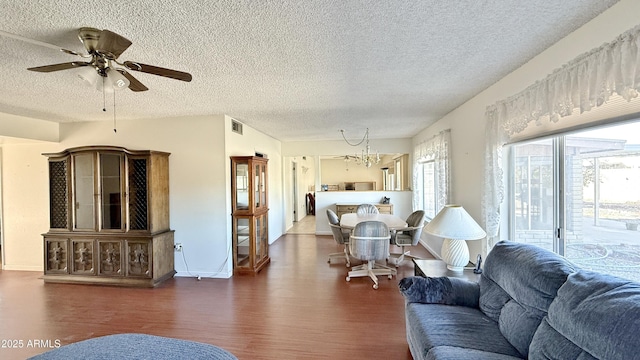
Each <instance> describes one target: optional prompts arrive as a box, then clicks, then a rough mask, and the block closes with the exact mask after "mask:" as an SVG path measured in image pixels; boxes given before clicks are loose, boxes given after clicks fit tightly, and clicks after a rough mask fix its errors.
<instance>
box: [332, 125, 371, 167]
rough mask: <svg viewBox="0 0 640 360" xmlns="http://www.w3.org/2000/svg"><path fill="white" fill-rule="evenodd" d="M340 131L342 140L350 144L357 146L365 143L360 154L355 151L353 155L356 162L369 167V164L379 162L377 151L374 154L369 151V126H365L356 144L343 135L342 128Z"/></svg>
mask: <svg viewBox="0 0 640 360" xmlns="http://www.w3.org/2000/svg"><path fill="white" fill-rule="evenodd" d="M340 133H341V134H342V138H343V139H344V141H345V142H346V143H347V144H349V145H351V146H359V145H360V144H362V143H366V145H365V147H364V149H363V150H362V154H361V155H358V154H357V153H356V154H355V156H354V158H355V161H356V164H358V165H364V166H365V167H367V168H369V167H371V165H373V164H378V163H379V162H380V155H379V154H378V152H377V151H376V154H375V155H373V154H372V153H371V147H370V146H369V128H367V131H365V133H364V137H363V138H362V140H360V142H359V143H357V144H352V143H350V142H349V140H347V138H346V137H345V136H344V130H340Z"/></svg>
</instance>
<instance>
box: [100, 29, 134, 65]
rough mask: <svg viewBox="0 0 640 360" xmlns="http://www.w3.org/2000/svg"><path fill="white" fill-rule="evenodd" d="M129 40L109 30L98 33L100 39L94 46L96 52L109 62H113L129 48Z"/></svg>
mask: <svg viewBox="0 0 640 360" xmlns="http://www.w3.org/2000/svg"><path fill="white" fill-rule="evenodd" d="M131 44H132V43H131V41H129V39H127V38H125V37H123V36H121V35H118V34H116V33H114V32H113V31H109V30H102V32H100V39H99V40H98V44H96V51H97V52H99V53H100V54H102V55H104V56H105V57H106V58H107V59H109V60H115V59H117V58H118V56H120V55H121V54H122V53H123V52H124V51H125V50H127V49H128V48H129V46H131Z"/></svg>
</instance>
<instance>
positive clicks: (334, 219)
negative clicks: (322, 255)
mask: <svg viewBox="0 0 640 360" xmlns="http://www.w3.org/2000/svg"><path fill="white" fill-rule="evenodd" d="M327 218H328V219H329V226H330V227H331V233H332V234H333V239H334V240H335V241H336V242H337V243H338V245H342V246H343V247H344V250H343V252H339V253H331V254H329V260H328V261H327V262H328V263H329V264H331V260H334V259H345V260H346V263H347V267H350V266H351V261H350V259H349V249H348V248H347V246H349V236H350V235H351V232H350V231H349V230H347V229H345V228H343V227H341V226H340V220H339V219H338V215H336V213H335V212H333V210H331V209H327Z"/></svg>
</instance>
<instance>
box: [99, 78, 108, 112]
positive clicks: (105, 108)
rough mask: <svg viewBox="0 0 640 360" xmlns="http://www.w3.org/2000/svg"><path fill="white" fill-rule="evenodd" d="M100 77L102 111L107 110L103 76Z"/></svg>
mask: <svg viewBox="0 0 640 360" xmlns="http://www.w3.org/2000/svg"><path fill="white" fill-rule="evenodd" d="M100 77H101V78H102V111H104V112H107V94H106V93H105V91H104V76H100Z"/></svg>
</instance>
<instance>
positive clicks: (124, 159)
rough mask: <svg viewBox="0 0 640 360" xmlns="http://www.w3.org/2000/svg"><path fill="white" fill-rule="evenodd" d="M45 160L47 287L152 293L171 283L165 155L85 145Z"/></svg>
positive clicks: (167, 162)
mask: <svg viewBox="0 0 640 360" xmlns="http://www.w3.org/2000/svg"><path fill="white" fill-rule="evenodd" d="M43 155H45V156H47V157H48V158H49V210H50V211H49V214H50V215H49V224H50V225H49V232H47V233H46V234H43V236H44V281H45V282H63V283H85V284H103V285H118V286H136V287H154V286H156V285H157V284H159V283H160V282H162V281H164V280H166V279H169V278H171V277H173V275H174V274H175V270H174V263H173V262H174V249H173V230H171V229H170V228H169V154H168V153H165V152H159V151H148V150H145V151H134V150H127V149H125V148H121V147H115V146H85V147H78V148H72V149H67V150H65V151H62V152H59V153H48V154H43Z"/></svg>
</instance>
